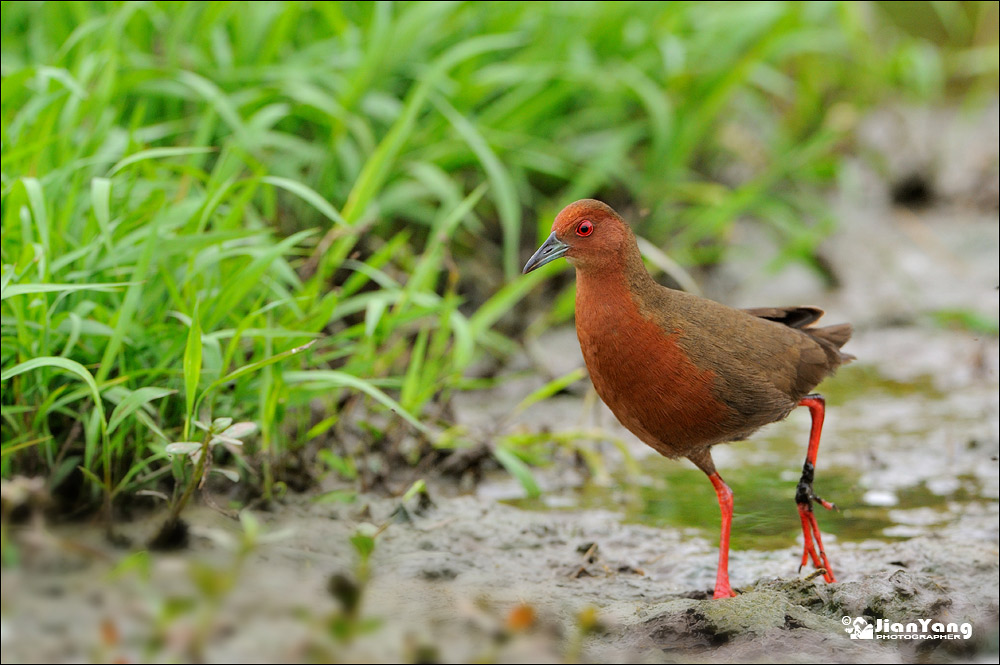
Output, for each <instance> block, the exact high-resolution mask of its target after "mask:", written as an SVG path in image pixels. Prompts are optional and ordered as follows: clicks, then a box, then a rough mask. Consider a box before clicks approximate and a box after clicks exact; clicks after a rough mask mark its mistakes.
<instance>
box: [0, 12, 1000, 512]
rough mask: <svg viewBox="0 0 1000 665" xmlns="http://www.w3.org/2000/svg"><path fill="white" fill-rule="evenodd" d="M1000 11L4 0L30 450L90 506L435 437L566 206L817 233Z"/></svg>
mask: <svg viewBox="0 0 1000 665" xmlns="http://www.w3.org/2000/svg"><path fill="white" fill-rule="evenodd" d="M938 4H940V3H938ZM935 6H936V7H937V6H938V5H937V4H936V5H935ZM995 10H996V5H995V3H962V4H961V6H960V8H959V10H952V9H948V8H940V11H939V12H938V14H937V15H936V16H937V19H936V20H939V21H941V22H943V23H944V24H946V25H952V24H954V25H955V26H959V27H957V28H954V29H952V28H949V31H947V34H948V35H951V38H950V40H949V39H944V40H943V41H942V40H938V42H935V41H933V40H932V39H931V38H929V37H920V36H914V34H916V33H915V32H914V30H912V29H910V28H907V27H906V26H901V25H899V24H898V22H894V21H893V20H891V19H892V17H891V16H890V17H888V18H887V16H886V15H885V14H884V13H883V12H882V10H880V9H878V8H877V7H876V6H874V5H871V4H867V3H861V4H855V3H837V2H834V3H763V4H760V3H739V2H737V3H687V2H676V3H523V4H522V3H489V2H488V3H353V2H345V3H291V2H290V3H225V2H198V3H194V2H181V3H42V4H37V3H5V4H4V5H3V9H2V11H3V26H2V57H3V72H2V73H3V86H2V93H0V104H2V108H0V123H2V124H0V130H2V142H3V152H2V158H0V167H2V191H0V195H2V212H0V215H2V224H3V227H2V230H3V233H2V238H3V240H2V249H0V257H2V296H0V298H2V322H0V323H2V340H0V341H2V359H0V364H2V380H3V395H2V404H3V419H2V424H0V428H2V436H3V444H2V458H0V472H2V475H3V477H4V478H9V477H11V476H12V475H15V474H41V475H44V476H46V477H47V478H48V484H49V488H50V490H51V491H53V493H55V494H56V495H57V496H59V497H62V498H64V499H65V500H66V502H67V503H66V505H72V506H79V507H81V509H87V508H89V507H91V506H93V505H96V503H97V501H98V500H99V499H101V498H103V500H104V501H105V505H106V506H110V505H111V502H112V501H113V500H114V499H116V498H117V497H122V496H134V495H136V494H137V493H138V492H140V491H142V490H145V491H150V492H161V491H164V490H167V491H172V492H173V498H174V500H175V502H176V501H177V500H180V499H182V498H183V497H186V496H188V494H187V493H186V492H185V488H189V487H191V486H192V483H195V482H198V483H200V482H201V481H202V478H201V477H199V475H200V474H202V473H204V474H207V473H209V472H210V471H219V472H220V473H221V474H222V475H226V476H229V477H239V476H242V477H243V478H246V479H250V480H252V482H251V483H250V484H251V485H252V486H253V487H255V488H257V489H258V490H259V491H261V492H263V493H265V494H268V493H270V492H271V491H272V488H273V487H274V483H275V482H276V481H277V480H279V479H284V480H288V479H289V475H288V473H287V467H286V463H287V461H288V460H289V459H290V457H289V453H294V452H297V451H303V450H307V449H308V448H307V447H308V446H310V445H314V446H319V447H322V448H324V449H325V453H326V454H325V459H326V460H328V461H329V462H330V464H331V465H332V466H334V467H335V468H338V469H339V470H340V471H341V472H342V473H344V474H345V475H349V476H350V475H352V474H354V473H355V471H356V468H357V464H358V455H359V453H358V450H359V449H358V448H357V447H356V446H355V447H352V446H350V445H348V444H347V443H345V442H346V441H348V440H350V439H351V437H352V436H353V437H354V438H355V439H357V438H359V437H360V438H361V439H364V440H365V441H367V442H368V443H372V442H374V443H377V444H379V445H381V446H387V447H388V449H389V450H390V451H391V452H393V454H395V455H396V458H395V459H400V460H403V461H405V462H408V463H416V462H417V461H418V460H420V459H423V458H425V457H426V456H427V454H428V452H430V451H432V450H434V449H435V447H438V446H441V445H446V444H447V443H448V442H451V441H454V440H455V438H454V437H453V436H450V435H449V436H446V437H442V436H441V432H442V431H444V430H446V429H447V428H448V426H449V425H450V422H449V419H448V418H447V417H445V414H446V410H445V408H444V407H445V406H446V405H447V402H448V398H449V395H450V394H451V393H452V391H454V390H456V389H461V388H462V387H463V386H464V385H467V384H465V383H463V378H464V377H465V374H466V371H467V369H468V368H469V366H470V364H471V363H472V362H473V361H474V360H475V359H476V358H477V357H480V356H481V355H482V354H483V352H492V353H501V354H502V353H504V352H507V351H509V350H510V349H511V348H513V344H512V342H511V341H510V340H509V339H508V337H506V336H505V335H503V334H501V333H500V332H498V330H497V328H496V325H495V324H496V323H497V322H498V321H500V320H501V319H503V318H504V317H505V316H508V315H509V314H510V313H511V311H512V310H513V309H514V308H515V307H516V306H517V305H518V303H520V302H521V301H522V300H523V299H524V297H525V295H526V294H527V293H528V292H529V291H530V290H531V289H532V287H533V286H534V285H535V284H537V283H538V282H540V281H541V280H543V279H545V277H546V276H547V275H550V274H551V273H552V271H551V270H540V271H536V272H535V273H532V274H531V275H528V276H524V277H521V276H519V275H518V268H519V266H520V262H521V259H522V258H523V253H522V248H524V247H526V246H527V245H533V244H534V243H535V241H536V240H537V236H538V235H540V234H544V233H546V232H547V231H546V229H547V226H548V225H549V223H550V220H551V217H552V214H553V213H554V212H556V211H557V210H558V209H559V208H560V207H561V206H562V205H563V204H565V203H566V202H568V201H571V200H573V199H576V198H580V197H584V196H594V195H600V196H602V197H604V198H607V199H609V200H610V201H611V202H613V203H616V204H619V205H621V204H624V203H629V204H633V205H634V206H635V209H636V210H637V211H643V214H641V215H638V216H637V217H638V218H639V219H641V222H640V228H639V230H640V232H641V233H642V234H643V235H644V236H645V237H647V238H649V239H650V240H651V241H652V243H653V244H654V245H658V246H660V247H666V248H669V250H670V252H671V254H672V255H673V256H674V258H676V259H677V260H678V261H679V262H680V263H681V264H683V265H695V264H698V263H702V262H715V261H720V260H723V259H724V257H725V247H726V243H725V239H726V236H727V234H728V231H729V229H730V227H731V225H732V223H733V221H734V220H736V219H738V218H741V217H742V218H749V219H751V220H754V221H756V222H757V223H760V224H762V225H765V226H766V227H767V228H769V229H771V230H772V232H773V233H774V234H775V235H776V236H777V237H778V238H779V239H780V240H781V242H782V245H783V247H785V252H786V258H787V259H788V260H802V261H806V262H807V263H808V262H811V261H812V258H813V253H814V250H815V247H816V245H817V243H818V242H819V241H820V240H821V239H822V238H823V237H824V235H825V234H826V233H827V232H828V231H829V230H830V220H829V218H828V216H827V214H826V212H825V210H824V209H823V207H822V205H821V199H820V198H819V197H818V194H819V192H820V191H821V188H822V186H823V185H824V184H826V183H827V182H828V181H829V180H830V178H831V177H833V175H834V174H835V171H836V164H837V159H838V153H839V152H840V151H842V150H843V149H844V148H845V137H846V136H847V132H848V131H849V129H850V127H851V124H852V122H853V118H855V117H856V115H857V113H858V112H859V111H860V110H861V109H863V108H864V107H865V106H866V105H868V104H870V103H873V102H875V101H878V100H879V99H882V98H883V97H884V95H885V93H886V91H887V90H890V91H902V92H901V93H900V94H902V93H907V94H916V95H924V96H925V97H927V96H933V95H935V94H941V93H942V91H944V90H945V89H946V88H948V87H949V86H959V87H961V88H962V89H963V90H980V89H984V88H985V89H989V90H992V89H995V82H996V70H997V67H996V57H995V37H996V36H995V32H996V31H995V23H996V21H995V13H996V12H995ZM955 12H959V13H955ZM949 21H950V22H951V23H949ZM991 21H992V23H991ZM983 26H986V27H983ZM990 26H993V27H992V28H990ZM946 37H947V35H946ZM991 40H992V41H991ZM991 44H992V45H993V46H991ZM990 48H993V51H990V50H989V49H990ZM990 53H992V54H993V55H992V59H991V56H990ZM914 54H917V55H914ZM913 63H917V64H916V65H914V64H913ZM914 67H916V69H914ZM914 72H917V73H916V74H914ZM984 81H986V83H984ZM563 302H566V299H565V298H564V299H563ZM560 312H562V313H563V315H564V313H565V308H564V307H562V308H557V309H556V315H555V317H556V318H558V316H559V315H560V314H559V313H560ZM226 419H234V420H228V421H227V420H226ZM348 419H349V420H350V422H346V421H347V420H348ZM234 421H236V422H248V423H253V426H254V428H255V430H256V431H257V432H258V433H257V434H255V435H254V436H252V437H249V438H248V439H247V441H246V445H242V446H241V445H237V444H239V443H241V441H236V443H233V441H232V439H233V437H228V439H230V440H229V442H228V447H225V446H221V445H220V446H216V445H215V443H214V442H216V441H225V440H226V438H227V437H226V436H225V432H226V431H227V429H228V427H231V426H232V425H226V426H223V424H225V423H231V422H234ZM240 431H241V432H244V430H240ZM358 432H361V433H362V434H363V435H364V436H361V435H359V434H358ZM219 436H221V437H222V438H221V439H220V438H219ZM189 444H196V445H193V446H192V445H189ZM216 448H218V451H217V454H218V457H219V459H214V460H213V459H211V458H207V457H205V456H206V455H210V454H215V453H214V452H213V451H214V450H215V449H216ZM190 457H196V458H197V460H196V463H193V464H187V463H185V460H188V459H189V458H190ZM192 461H195V460H192ZM500 461H501V462H502V463H504V464H505V465H506V466H508V468H517V469H520V467H519V466H518V461H517V459H516V458H513V459H512V458H511V453H510V451H504V452H502V453H501V454H500ZM196 470H197V472H196ZM235 474H239V476H236V475H235ZM175 505H176V503H175Z"/></svg>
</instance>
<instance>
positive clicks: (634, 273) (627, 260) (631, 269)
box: [576, 236, 657, 300]
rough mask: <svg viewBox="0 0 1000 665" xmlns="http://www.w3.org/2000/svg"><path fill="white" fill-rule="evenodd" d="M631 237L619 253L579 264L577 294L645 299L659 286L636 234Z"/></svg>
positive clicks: (603, 297) (593, 296) (602, 297)
mask: <svg viewBox="0 0 1000 665" xmlns="http://www.w3.org/2000/svg"><path fill="white" fill-rule="evenodd" d="M629 240H630V241H631V242H628V243H626V244H625V246H624V247H622V248H621V251H620V252H619V253H618V254H617V255H614V256H607V257H604V258H605V259H606V260H603V261H600V262H587V263H581V264H578V265H577V266H576V280H577V286H576V288H577V293H580V292H583V293H586V294H587V296H588V297H591V298H599V299H601V300H606V299H609V298H611V297H612V294H614V295H617V296H621V295H625V294H628V295H630V296H632V297H633V298H635V297H636V296H638V297H640V298H641V296H642V294H643V293H644V292H645V291H647V290H648V289H654V288H656V286H657V284H656V281H655V280H654V279H653V278H652V277H651V276H650V274H649V272H648V271H647V270H646V266H645V265H644V264H643V262H642V255H641V254H640V253H639V245H638V244H637V243H636V241H635V237H634V236H633V237H632V238H630V239H629Z"/></svg>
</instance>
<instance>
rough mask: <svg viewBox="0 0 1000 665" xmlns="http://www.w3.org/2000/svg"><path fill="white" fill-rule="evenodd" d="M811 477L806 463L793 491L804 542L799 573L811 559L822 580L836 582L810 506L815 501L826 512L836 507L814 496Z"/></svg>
mask: <svg viewBox="0 0 1000 665" xmlns="http://www.w3.org/2000/svg"><path fill="white" fill-rule="evenodd" d="M813 475H814V469H813V465H812V464H811V463H810V462H808V461H806V463H805V465H804V466H803V467H802V478H801V479H800V480H799V485H798V487H797V488H796V490H795V503H796V505H797V506H798V508H799V518H800V519H801V520H802V536H803V538H804V540H805V545H804V547H803V551H802V563H801V564H799V571H800V572H801V571H802V567H803V566H805V565H806V564H807V563H809V560H810V559H812V563H813V566H815V567H816V568H817V569H821V570H823V579H824V580H826V581H827V582H830V583H832V582H836V581H837V580H836V578H835V577H834V576H833V569H832V568H831V567H830V560H829V559H827V558H826V552H824V551H823V539H822V538H821V536H820V533H819V524H817V523H816V515H815V513H813V508H812V504H813V501H815V502H816V503H818V504H819V505H821V506H823V507H824V508H826V509H827V510H835V509H836V508H837V506H836V505H835V504H833V503H830V502H829V501H824V500H823V499H821V498H820V497H818V496H816V493H815V492H814V491H813V486H812V481H813Z"/></svg>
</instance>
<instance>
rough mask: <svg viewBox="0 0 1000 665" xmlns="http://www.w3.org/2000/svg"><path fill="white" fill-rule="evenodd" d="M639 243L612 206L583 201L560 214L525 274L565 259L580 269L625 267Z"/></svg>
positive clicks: (588, 200) (571, 205)
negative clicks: (628, 253)
mask: <svg viewBox="0 0 1000 665" xmlns="http://www.w3.org/2000/svg"><path fill="white" fill-rule="evenodd" d="M634 244H635V240H634V236H633V235H632V231H631V229H629V227H628V224H626V223H625V220H623V219H622V218H621V217H619V216H618V213H616V212H615V211H614V210H613V209H612V208H611V206H609V205H607V204H605V203H601V202H600V201H595V200H594V199H582V200H580V201H577V202H576V203H570V204H569V205H568V206H566V207H565V208H563V209H562V212H560V213H559V214H558V215H556V219H555V221H554V222H553V223H552V233H551V235H549V237H548V238H547V239H546V240H545V242H544V243H543V244H542V246H541V247H539V248H538V251H536V252H535V253H534V254H532V255H531V258H530V259H528V262H527V263H526V264H525V266H524V270H523V271H522V272H524V273H525V274H527V273H529V272H531V271H532V270H534V269H535V268H539V267H541V266H543V265H545V264H546V263H549V262H550V261H554V260H555V259H558V258H559V257H560V256H565V257H566V260H568V261H569V262H570V264H571V265H573V266H575V267H576V268H582V269H586V270H600V269H601V268H602V267H603V266H606V265H608V264H610V263H615V264H619V265H620V264H621V262H622V257H623V254H624V253H625V252H626V251H627V250H628V248H629V247H630V246H631V245H634Z"/></svg>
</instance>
